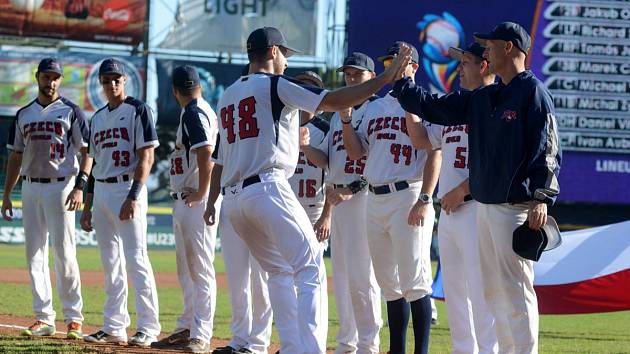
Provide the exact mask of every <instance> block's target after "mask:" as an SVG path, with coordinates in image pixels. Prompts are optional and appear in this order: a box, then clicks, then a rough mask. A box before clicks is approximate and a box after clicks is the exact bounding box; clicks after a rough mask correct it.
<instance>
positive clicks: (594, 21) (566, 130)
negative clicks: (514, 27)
mask: <svg viewBox="0 0 630 354" xmlns="http://www.w3.org/2000/svg"><path fill="white" fill-rule="evenodd" d="M515 6H516V7H517V8H515ZM349 12H350V18H349V21H348V50H349V52H352V51H360V52H364V53H366V54H369V55H370V56H371V57H372V58H374V59H376V58H377V57H378V56H381V55H384V54H385V51H386V50H387V48H388V47H389V46H390V45H391V44H392V42H394V41H396V40H404V41H407V42H409V43H411V44H413V45H414V46H416V48H417V49H418V52H419V54H420V63H419V65H420V68H419V70H418V73H417V74H416V81H417V82H419V83H420V84H421V85H423V86H424V87H427V88H429V89H430V90H432V91H433V92H435V93H447V92H450V91H451V90H453V89H457V88H458V86H457V83H458V80H457V72H456V70H457V64H458V63H457V62H456V61H454V60H452V59H451V58H449V57H448V48H449V47H451V46H452V47H462V46H466V45H467V44H468V43H470V42H472V41H473V33H474V32H488V31H490V30H492V28H493V27H494V26H495V25H496V24H498V23H500V22H503V21H512V22H517V23H520V24H521V25H522V26H523V27H525V28H526V29H527V30H528V31H529V32H530V34H531V36H532V42H533V43H532V49H531V50H530V54H529V56H528V65H529V67H530V69H531V70H532V71H533V72H534V73H535V74H536V75H537V76H538V78H540V79H541V80H542V81H543V82H544V83H545V84H546V85H547V86H548V88H549V90H550V91H551V93H552V95H553V97H554V102H555V106H556V118H557V120H558V125H559V131H560V140H561V143H562V148H563V163H562V169H561V171H560V189H561V193H560V197H559V201H567V202H595V203H624V204H627V203H630V189H628V188H627V187H626V186H627V185H628V183H630V76H629V75H628V73H630V65H629V64H628V58H629V57H630V25H628V19H630V3H627V2H623V1H597V2H596V3H595V2H591V1H586V0H567V1H555V0H528V1H522V2H519V3H518V4H517V5H516V3H514V2H510V1H503V0H488V1H486V2H484V4H483V6H480V5H479V3H476V2H469V1H456V0H445V1H439V2H424V1H423V2H414V3H406V4H405V9H404V11H400V7H384V6H382V3H381V2H378V1H374V0H350V2H349ZM377 28H378V29H382V30H376V31H375V30H374V29H377ZM382 70H383V67H382V65H381V64H379V63H377V72H380V71H382Z"/></svg>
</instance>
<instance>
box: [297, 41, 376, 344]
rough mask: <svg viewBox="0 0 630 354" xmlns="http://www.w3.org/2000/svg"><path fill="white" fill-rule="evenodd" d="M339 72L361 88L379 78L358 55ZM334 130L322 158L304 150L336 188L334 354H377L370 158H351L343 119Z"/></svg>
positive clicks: (331, 197)
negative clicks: (370, 241) (366, 169)
mask: <svg viewBox="0 0 630 354" xmlns="http://www.w3.org/2000/svg"><path fill="white" fill-rule="evenodd" d="M337 71H341V72H343V74H344V80H345V82H346V86H354V85H358V84H360V83H363V82H365V81H368V80H370V79H371V78H373V77H374V76H376V74H375V72H374V61H372V59H371V58H370V57H369V56H367V55H365V54H363V53H359V52H355V53H352V54H350V55H349V56H347V57H346V58H345V59H344V62H343V66H341V67H340V68H339V69H337ZM377 98H378V96H372V97H370V98H369V99H368V101H366V102H364V103H363V104H360V105H358V106H356V107H355V110H354V112H353V114H352V121H351V122H350V123H349V124H351V125H352V126H353V127H357V126H358V125H359V123H360V119H361V116H362V115H363V112H364V111H365V108H366V107H367V104H368V102H370V101H374V100H375V99H377ZM330 127H331V128H330V130H329V131H328V135H327V137H326V140H327V145H326V146H324V147H323V149H321V150H319V151H321V153H323V154H324V156H323V157H320V158H318V157H317V156H312V154H313V152H312V151H311V150H309V149H305V148H303V150H305V152H306V153H307V156H308V157H309V159H312V160H313V161H318V160H320V159H321V161H322V162H321V163H322V166H323V167H327V168H328V171H329V173H328V175H327V177H326V178H327V180H326V181H327V183H328V186H329V188H332V190H331V191H330V192H329V193H328V195H327V197H326V201H327V203H329V204H331V205H334V210H333V212H332V232H331V246H332V247H331V253H332V265H333V268H334V270H335V271H334V273H333V283H334V285H335V298H336V303H337V314H338V316H339V331H338V332H337V348H336V349H335V353H336V354H341V353H354V352H357V353H378V351H379V342H380V338H379V331H380V328H381V326H382V319H381V304H380V288H379V286H378V284H377V282H376V278H375V277H374V269H373V267H372V259H371V257H370V250H369V247H368V242H367V236H366V235H367V230H366V220H365V218H366V200H367V182H365V180H364V179H363V177H362V174H363V169H364V167H365V157H362V158H361V159H359V160H351V159H350V158H349V157H348V154H347V153H346V150H345V147H344V143H343V134H342V132H343V128H342V127H343V123H342V122H341V120H340V118H339V113H335V114H334V115H333V116H332V118H331V121H330ZM315 153H316V152H315Z"/></svg>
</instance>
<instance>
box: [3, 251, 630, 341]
mask: <svg viewBox="0 0 630 354" xmlns="http://www.w3.org/2000/svg"><path fill="white" fill-rule="evenodd" d="M149 254H150V258H151V262H152V265H153V269H154V270H155V272H167V273H174V272H175V271H176V266H175V253H174V252H173V251H150V252H149ZM78 257H79V263H80V267H81V269H82V270H100V269H101V265H100V258H99V255H98V250H97V249H94V248H80V249H78ZM327 261H328V260H327ZM215 263H216V264H215V265H216V269H217V272H224V269H225V268H224V265H223V259H222V258H221V255H220V254H218V255H217V259H216V262H215ZM25 267H26V261H25V256H24V247H23V246H8V245H0V271H1V270H2V269H6V268H25ZM327 267H328V269H329V270H330V262H327ZM329 275H330V272H329ZM82 291H83V300H84V316H85V323H87V324H91V325H96V326H98V325H100V324H101V323H102V312H101V311H102V305H103V302H104V292H103V290H102V288H101V287H99V286H83V288H82ZM132 291H133V290H132ZM54 296H55V305H54V306H55V310H56V311H57V314H58V316H60V314H61V306H60V305H59V301H58V298H57V294H56V293H55V294H54ZM131 296H132V293H131V294H130V298H131ZM158 296H159V301H160V322H161V323H162V329H163V331H170V330H172V329H173V328H174V326H175V321H176V318H177V316H178V315H179V312H180V311H181V308H182V300H181V290H180V289H178V288H159V289H158ZM437 306H438V312H439V318H440V324H439V325H438V326H435V327H433V328H432V330H431V347H430V349H431V350H430V351H431V353H448V352H449V351H450V343H449V342H450V337H449V331H448V325H447V322H448V321H447V314H446V309H445V306H444V304H443V303H442V302H438V303H437ZM129 309H130V311H131V312H132V314H133V312H134V302H133V300H131V301H130V302H129ZM329 313H330V322H329V331H328V346H329V347H333V346H334V344H335V342H334V336H335V334H336V332H337V329H338V326H339V323H338V321H337V316H336V307H335V301H334V297H333V296H332V295H331V296H330V297H329ZM0 314H8V315H16V316H25V317H31V316H32V310H31V291H30V287H29V285H27V284H2V285H1V286H0ZM383 316H385V311H383ZM132 321H135V319H134V318H133V317H132ZM229 321H230V306H229V300H228V294H227V290H225V289H219V291H218V295H217V310H216V315H215V325H214V334H215V336H216V337H219V338H225V339H228V338H230V336H231V334H230V331H229ZM540 322H541V323H540V352H541V353H630V312H617V313H609V314H597V315H571V316H541V321H540ZM132 323H133V322H132ZM132 326H133V324H132ZM409 337H410V338H411V335H410V336H409ZM273 340H274V341H276V342H277V341H278V337H277V333H276V332H275V331H274V336H273ZM388 340H389V339H388V330H387V328H383V330H382V331H381V350H383V351H386V350H387V348H386V347H387V346H386V344H387V343H388ZM408 348H409V349H410V350H411V349H412V348H413V344H412V343H409V346H408ZM81 350H82V349H81V348H80V347H74V346H71V345H67V344H63V343H57V342H55V343H49V342H42V341H31V340H23V339H20V338H16V337H0V352H9V351H11V352H23V353H28V352H44V353H56V352H81Z"/></svg>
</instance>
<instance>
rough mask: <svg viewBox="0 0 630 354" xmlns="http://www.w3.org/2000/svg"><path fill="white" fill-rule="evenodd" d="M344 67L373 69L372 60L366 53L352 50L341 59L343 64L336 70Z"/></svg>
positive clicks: (339, 70)
mask: <svg viewBox="0 0 630 354" xmlns="http://www.w3.org/2000/svg"><path fill="white" fill-rule="evenodd" d="M345 68H356V69H359V70H365V71H374V60H372V58H370V57H369V56H368V55H366V54H363V53H360V52H354V53H352V54H350V55H348V56H347V57H346V58H345V59H344V60H343V65H342V66H341V67H339V68H338V69H337V71H338V72H342V71H343V70H344V69H345Z"/></svg>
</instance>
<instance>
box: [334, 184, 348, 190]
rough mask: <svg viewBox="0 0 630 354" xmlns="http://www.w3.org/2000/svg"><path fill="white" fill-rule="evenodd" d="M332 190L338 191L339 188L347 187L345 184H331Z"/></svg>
mask: <svg viewBox="0 0 630 354" xmlns="http://www.w3.org/2000/svg"><path fill="white" fill-rule="evenodd" d="M332 187H333V189H339V188H346V187H348V185H347V184H333V185H332Z"/></svg>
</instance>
